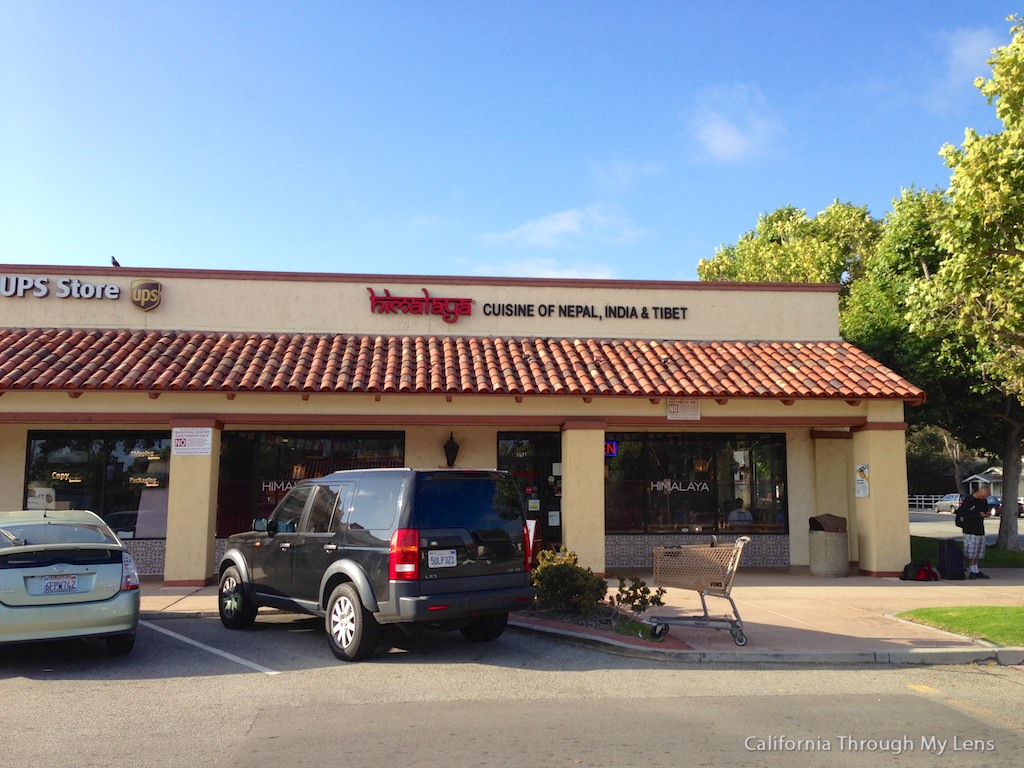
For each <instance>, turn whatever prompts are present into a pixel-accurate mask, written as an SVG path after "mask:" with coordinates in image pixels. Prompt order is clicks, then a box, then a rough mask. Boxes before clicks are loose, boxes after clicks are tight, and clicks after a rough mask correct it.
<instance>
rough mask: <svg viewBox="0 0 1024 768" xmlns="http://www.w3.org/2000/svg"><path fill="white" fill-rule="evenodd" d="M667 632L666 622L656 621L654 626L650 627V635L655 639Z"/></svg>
mask: <svg viewBox="0 0 1024 768" xmlns="http://www.w3.org/2000/svg"><path fill="white" fill-rule="evenodd" d="M667 634H668V624H662V623H661V622H656V623H655V624H654V626H652V627H651V637H653V638H654V639H655V640H657V639H659V638H662V637H664V636H665V635H667Z"/></svg>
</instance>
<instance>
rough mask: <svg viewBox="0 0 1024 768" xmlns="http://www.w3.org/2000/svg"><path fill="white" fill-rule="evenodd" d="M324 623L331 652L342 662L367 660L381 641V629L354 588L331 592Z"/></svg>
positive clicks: (340, 586) (342, 588)
mask: <svg viewBox="0 0 1024 768" xmlns="http://www.w3.org/2000/svg"><path fill="white" fill-rule="evenodd" d="M324 623H325V624H326V629H327V643H328V645H330V646H331V652H332V653H333V654H334V655H335V656H337V657H338V658H339V659H341V660H342V661H358V660H359V659H365V658H366V657H367V656H369V655H370V654H372V653H373V651H374V650H375V649H376V647H377V641H379V640H380V636H381V626H380V624H378V623H377V620H376V619H374V618H373V616H372V615H370V612H369V611H367V610H366V609H365V608H364V607H363V603H362V601H361V600H360V599H359V593H358V592H357V591H356V588H355V587H354V586H352V584H348V583H346V584H339V585H338V586H337V587H335V588H334V591H333V592H331V598H330V599H329V600H328V601H327V615H326V616H325V617H324Z"/></svg>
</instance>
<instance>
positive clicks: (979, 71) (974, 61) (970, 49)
mask: <svg viewBox="0 0 1024 768" xmlns="http://www.w3.org/2000/svg"><path fill="white" fill-rule="evenodd" d="M1000 44H1001V40H1000V38H999V35H998V34H997V33H996V32H995V31H994V30H991V29H958V30H956V31H954V32H943V33H941V34H940V35H939V36H938V46H939V49H940V56H941V57H942V59H943V60H944V62H945V65H944V67H943V68H942V72H943V76H942V78H941V79H940V80H938V82H936V83H935V84H934V85H933V86H932V88H931V89H929V90H928V92H927V94H926V106H927V107H928V109H930V110H931V111H932V112H937V113H944V112H948V111H950V110H951V109H953V108H955V106H956V104H957V103H958V102H959V101H960V100H961V99H963V98H964V97H965V95H966V94H968V93H970V92H971V90H972V89H973V87H974V80H975V78H977V77H982V76H984V75H988V74H989V73H990V70H989V67H988V60H989V59H990V58H991V57H992V49H993V48H997V47H999V45H1000ZM937 69H938V68H937Z"/></svg>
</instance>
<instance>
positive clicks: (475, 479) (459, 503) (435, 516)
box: [415, 473, 523, 541]
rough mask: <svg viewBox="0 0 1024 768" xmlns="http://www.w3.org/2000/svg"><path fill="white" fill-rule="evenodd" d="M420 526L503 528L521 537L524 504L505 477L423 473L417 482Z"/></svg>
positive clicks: (472, 528) (515, 488) (479, 529)
mask: <svg viewBox="0 0 1024 768" xmlns="http://www.w3.org/2000/svg"><path fill="white" fill-rule="evenodd" d="M415 509H416V514H417V516H418V521H417V522H418V525H419V527H420V528H464V529H466V530H468V531H487V530H495V529H500V530H505V531H508V533H509V534H510V538H511V539H512V540H513V541H516V540H519V539H521V538H522V535H523V534H522V528H523V503H522V500H521V498H520V496H519V489H518V487H516V485H515V483H513V482H511V481H510V480H508V478H502V477H494V476H490V475H477V476H474V475H458V474H448V473H445V474H436V475H431V474H424V475H420V476H419V480H418V482H417V484H416V500H415Z"/></svg>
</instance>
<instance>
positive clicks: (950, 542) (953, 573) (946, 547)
mask: <svg viewBox="0 0 1024 768" xmlns="http://www.w3.org/2000/svg"><path fill="white" fill-rule="evenodd" d="M965 570H966V568H965V567H964V553H963V552H962V551H960V545H959V544H957V543H956V539H939V574H940V575H941V576H942V578H944V579H964V578H966V576H965V575H964V571H965Z"/></svg>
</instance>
